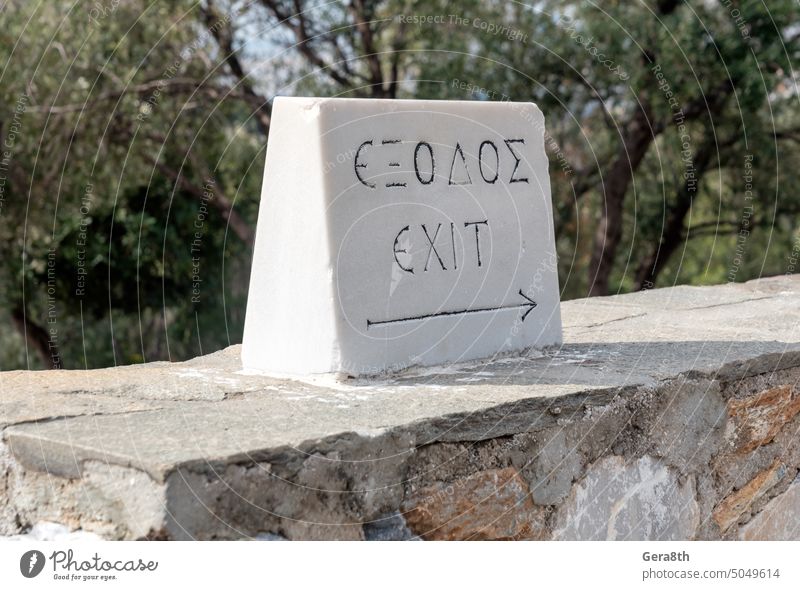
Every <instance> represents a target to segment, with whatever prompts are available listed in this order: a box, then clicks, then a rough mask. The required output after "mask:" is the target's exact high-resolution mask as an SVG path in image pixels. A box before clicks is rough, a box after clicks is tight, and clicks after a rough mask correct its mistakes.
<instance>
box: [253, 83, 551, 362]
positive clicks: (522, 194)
mask: <svg viewBox="0 0 800 590" xmlns="http://www.w3.org/2000/svg"><path fill="white" fill-rule="evenodd" d="M547 166H548V162H547V157H546V155H545V150H544V117H543V115H542V113H541V112H540V111H539V109H538V108H537V107H536V105H534V104H531V103H508V102H506V103H497V102H474V101H469V102H466V101H464V102H462V101H417V100H358V99H317V98H278V99H276V100H275V104H274V106H273V115H272V125H271V129H270V137H269V144H268V147H267V159H266V169H265V173H264V183H263V189H262V195H261V209H260V212H259V218H258V229H257V238H256V245H255V252H254V257H253V266H252V274H251V279H250V295H249V299H248V305H247V317H246V321H245V331H244V342H243V348H242V359H243V364H244V366H245V368H246V369H256V370H261V371H265V372H268V373H273V374H279V375H309V374H316V373H344V374H349V375H363V374H375V373H380V372H384V371H387V370H388V371H393V370H401V369H404V368H406V367H409V366H413V365H438V364H446V363H451V362H461V361H466V360H471V359H477V358H483V357H490V356H492V355H495V354H497V353H507V352H518V351H523V350H525V349H527V348H530V347H544V346H547V345H553V344H557V343H559V342H560V341H561V317H560V313H559V290H558V277H557V271H556V256H555V245H554V234H553V215H552V203H551V198H550V183H549V179H548V173H547ZM534 302H535V306H534V305H533V303H534Z"/></svg>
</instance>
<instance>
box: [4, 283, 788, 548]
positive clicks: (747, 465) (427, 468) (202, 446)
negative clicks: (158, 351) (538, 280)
mask: <svg viewBox="0 0 800 590" xmlns="http://www.w3.org/2000/svg"><path fill="white" fill-rule="evenodd" d="M798 303H800V280H798V279H795V278H793V277H783V278H775V279H762V280H760V281H753V282H751V283H747V284H744V285H727V286H719V287H708V288H691V287H679V288H673V289H662V290H657V291H654V292H649V293H639V294H634V295H625V296H615V297H608V298H600V299H590V300H580V301H572V302H567V303H565V304H564V305H563V316H564V321H565V345H564V346H563V347H562V348H560V349H559V350H553V351H548V352H546V353H545V354H539V353H531V354H529V355H527V356H525V357H524V358H514V357H509V358H499V359H493V360H488V361H486V362H482V363H472V364H470V365H464V366H451V367H447V368H440V369H425V370H419V371H410V372H408V373H405V374H402V375H394V376H391V377H386V378H384V379H380V380H375V379H372V380H363V381H350V382H347V383H335V382H333V381H327V380H324V379H318V380H315V381H312V382H307V383H301V382H296V381H282V380H276V379H271V378H267V377H262V376H258V375H248V374H244V373H243V372H242V371H240V370H239V360H238V349H237V347H232V348H230V349H228V350H226V351H223V352H221V353H217V354H214V355H209V356H207V357H202V358H198V359H194V360H192V361H190V362H188V363H174V364H169V363H154V364H149V365H141V366H137V367H122V368H117V369H104V370H100V371H88V372H87V371H75V372H71V371H70V372H67V371H52V372H47V373H28V372H12V373H2V374H0V390H1V391H2V394H1V395H0V404H2V405H0V428H2V429H3V437H2V444H0V533H2V534H14V533H18V532H20V531H22V530H24V529H26V528H27V527H29V526H31V525H32V524H34V523H36V522H37V521H40V520H52V521H57V522H61V523H64V524H67V525H68V526H70V527H71V528H76V529H77V528H82V529H84V530H90V531H93V532H97V533H99V534H102V535H104V536H106V537H109V538H119V539H142V538H159V539H161V538H165V539H238V538H268V539H281V538H287V539H367V540H380V539H386V540H389V539H416V538H422V539H427V540H438V539H454V540H455V539H535V540H550V539H554V540H562V539H563V540H572V539H610V540H624V539H631V540H633V539H659V540H679V539H747V540H753V539H787V540H788V539H794V540H798V539H800V476H799V475H798V471H799V470H800V385H799V383H800V343H798V341H800V338H798V336H799V335H800V305H798Z"/></svg>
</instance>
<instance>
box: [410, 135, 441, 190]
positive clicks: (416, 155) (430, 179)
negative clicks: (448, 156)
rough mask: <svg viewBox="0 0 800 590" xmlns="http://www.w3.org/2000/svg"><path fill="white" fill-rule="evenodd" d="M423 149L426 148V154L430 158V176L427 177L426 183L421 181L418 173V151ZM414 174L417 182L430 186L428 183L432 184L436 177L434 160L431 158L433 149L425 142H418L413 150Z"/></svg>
mask: <svg viewBox="0 0 800 590" xmlns="http://www.w3.org/2000/svg"><path fill="white" fill-rule="evenodd" d="M423 147H426V148H428V153H429V154H430V156H431V175H430V177H428V180H427V181H425V180H423V179H422V176H421V175H420V173H419V162H418V159H419V150H420V149H421V148H423ZM414 172H415V173H416V175H417V180H419V181H420V183H421V184H430V183H432V182H433V179H434V177H435V176H436V160H434V158H433V148H432V147H431V144H429V143H428V142H427V141H420V142H419V143H418V144H417V147H416V148H414Z"/></svg>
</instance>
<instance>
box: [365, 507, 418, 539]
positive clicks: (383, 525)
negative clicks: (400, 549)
mask: <svg viewBox="0 0 800 590" xmlns="http://www.w3.org/2000/svg"><path fill="white" fill-rule="evenodd" d="M364 540H365V541H411V540H418V537H416V536H415V535H414V533H412V532H411V529H409V528H408V526H407V525H406V519H405V518H403V515H402V514H400V513H395V514H391V515H389V516H387V517H385V518H379V519H377V520H373V521H372V522H365V523H364Z"/></svg>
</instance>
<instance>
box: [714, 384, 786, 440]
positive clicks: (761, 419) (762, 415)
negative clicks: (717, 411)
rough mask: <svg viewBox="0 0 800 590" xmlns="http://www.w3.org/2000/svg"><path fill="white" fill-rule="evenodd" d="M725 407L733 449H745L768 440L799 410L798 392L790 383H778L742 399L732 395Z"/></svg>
mask: <svg viewBox="0 0 800 590" xmlns="http://www.w3.org/2000/svg"><path fill="white" fill-rule="evenodd" d="M728 408H729V412H730V415H731V418H732V428H731V432H730V434H729V436H730V437H731V438H733V439H734V440H733V445H734V449H735V451H736V452H737V453H747V452H749V451H752V450H753V449H755V448H756V447H759V446H761V445H765V444H767V443H769V442H771V441H772V439H773V438H775V435H776V434H778V432H780V430H781V428H783V425H784V424H786V423H787V422H788V421H789V420H791V419H792V418H793V417H794V416H795V415H796V414H797V413H798V412H800V394H795V393H794V392H793V387H792V386H791V385H781V386H779V387H774V388H772V389H767V390H766V391H762V392H759V393H757V394H755V395H751V396H749V397H746V398H744V399H732V400H730V401H729V402H728Z"/></svg>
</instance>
